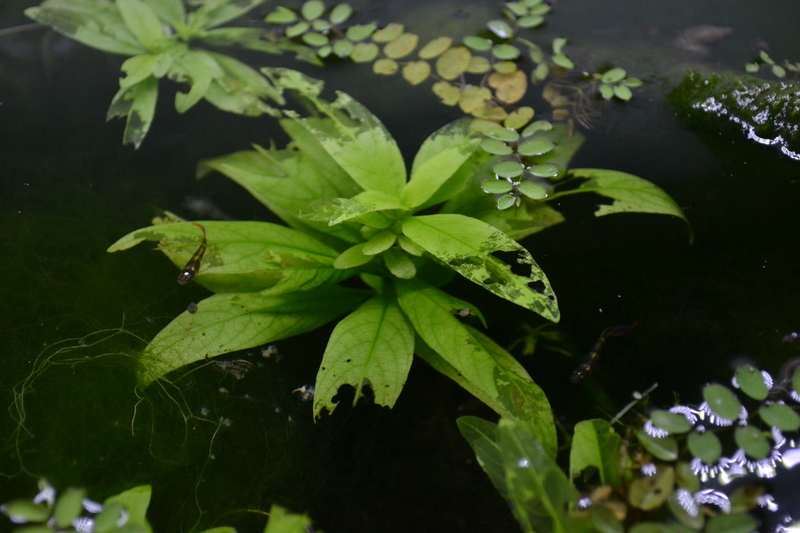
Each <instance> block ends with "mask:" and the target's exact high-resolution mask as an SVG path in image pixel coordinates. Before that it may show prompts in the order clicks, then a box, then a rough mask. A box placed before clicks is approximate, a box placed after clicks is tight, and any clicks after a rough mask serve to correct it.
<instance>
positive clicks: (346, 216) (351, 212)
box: [330, 191, 407, 226]
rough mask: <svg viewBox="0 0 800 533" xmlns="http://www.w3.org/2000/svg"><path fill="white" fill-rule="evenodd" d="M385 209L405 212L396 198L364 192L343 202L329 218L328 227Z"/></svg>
mask: <svg viewBox="0 0 800 533" xmlns="http://www.w3.org/2000/svg"><path fill="white" fill-rule="evenodd" d="M386 209H399V210H401V211H406V210H407V207H406V205H405V204H404V203H403V202H401V201H400V199H399V198H397V197H396V196H392V195H391V194H386V193H383V192H380V191H364V192H362V193H359V194H357V195H356V196H353V197H352V198H350V199H349V200H345V201H343V202H342V204H341V205H340V207H339V209H337V210H336V212H335V213H334V214H333V216H332V217H331V221H330V225H331V226H333V225H335V224H340V223H342V222H344V221H345V220H350V219H353V218H356V217H358V216H361V215H363V214H365V213H373V212H375V211H383V210H386Z"/></svg>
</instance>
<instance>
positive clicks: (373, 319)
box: [314, 294, 414, 418]
mask: <svg viewBox="0 0 800 533" xmlns="http://www.w3.org/2000/svg"><path fill="white" fill-rule="evenodd" d="M413 356H414V330H413V329H412V327H411V324H410V323H409V322H408V319H407V318H406V317H405V315H403V312H402V311H401V310H400V307H399V305H398V304H397V301H395V300H394V298H391V297H389V296H388V295H386V294H379V295H376V296H373V297H372V298H370V299H369V300H367V301H366V302H364V303H363V304H361V306H360V307H359V308H358V309H356V310H355V311H353V312H352V313H351V314H350V315H348V316H347V317H345V318H344V319H342V320H341V321H340V322H339V323H338V324H337V325H336V327H335V328H334V330H333V333H331V337H330V340H329V341H328V346H327V348H325V353H324V354H323V356H322V363H321V364H320V367H319V372H318V373H317V383H316V388H315V393H314V417H315V418H317V417H319V416H320V414H321V413H322V411H323V409H327V410H328V411H329V412H331V413H332V412H333V410H334V409H335V408H336V405H337V402H334V401H333V397H334V396H336V394H338V391H339V387H341V386H343V385H351V386H353V387H354V388H355V389H356V393H355V398H354V400H353V405H355V404H356V403H357V402H358V400H359V398H361V397H362V396H363V395H364V394H363V392H362V389H363V387H364V386H365V385H366V386H369V387H370V388H371V389H372V393H373V395H374V397H375V403H376V404H378V405H384V406H388V407H392V406H394V403H395V402H396V401H397V398H398V397H399V395H400V391H402V390H403V385H404V384H405V382H406V378H407V376H408V371H409V369H410V368H411V361H412V359H413Z"/></svg>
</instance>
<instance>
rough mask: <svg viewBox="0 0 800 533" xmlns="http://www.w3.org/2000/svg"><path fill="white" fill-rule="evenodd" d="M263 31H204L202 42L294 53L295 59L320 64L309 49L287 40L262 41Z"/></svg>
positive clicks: (274, 52)
mask: <svg viewBox="0 0 800 533" xmlns="http://www.w3.org/2000/svg"><path fill="white" fill-rule="evenodd" d="M263 35H264V31H263V30H262V29H260V28H232V27H225V28H214V29H213V30H204V31H203V33H202V40H203V42H205V43H208V44H209V45H211V46H234V45H238V46H242V47H244V48H249V49H250V50H258V51H259V52H266V53H268V54H282V53H283V52H296V53H297V59H300V60H303V61H308V62H310V63H314V64H315V65H317V64H319V65H321V63H320V62H319V61H318V60H317V59H316V58H314V56H313V53H312V51H311V49H310V48H308V47H307V46H304V45H302V44H299V43H295V42H293V41H290V40H288V39H284V40H281V41H267V40H265V39H263Z"/></svg>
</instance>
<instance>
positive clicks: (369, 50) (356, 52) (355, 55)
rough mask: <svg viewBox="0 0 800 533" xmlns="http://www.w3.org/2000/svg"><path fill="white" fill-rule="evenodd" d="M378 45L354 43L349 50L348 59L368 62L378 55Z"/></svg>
mask: <svg viewBox="0 0 800 533" xmlns="http://www.w3.org/2000/svg"><path fill="white" fill-rule="evenodd" d="M378 52H380V50H378V45H376V44H375V43H356V45H355V46H354V47H353V51H352V52H350V59H352V60H353V61H355V62H356V63H369V62H370V61H372V60H373V59H375V58H376V57H378Z"/></svg>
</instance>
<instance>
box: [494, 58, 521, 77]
mask: <svg viewBox="0 0 800 533" xmlns="http://www.w3.org/2000/svg"><path fill="white" fill-rule="evenodd" d="M492 68H493V69H494V71H495V72H499V73H500V74H511V73H512V72H514V71H515V70H517V64H516V63H514V62H513V61H500V62H499V63H495V64H494V65H492Z"/></svg>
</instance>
